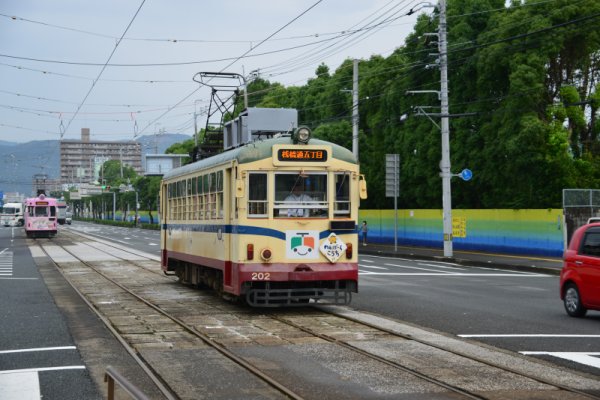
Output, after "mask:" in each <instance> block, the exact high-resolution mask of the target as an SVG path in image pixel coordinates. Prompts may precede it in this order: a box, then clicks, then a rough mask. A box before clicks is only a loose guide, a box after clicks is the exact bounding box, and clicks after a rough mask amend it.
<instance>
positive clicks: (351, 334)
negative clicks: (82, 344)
mask: <svg viewBox="0 0 600 400" xmlns="http://www.w3.org/2000/svg"><path fill="white" fill-rule="evenodd" d="M77 235H78V236H81V235H80V234H77ZM65 236H69V235H65ZM88 239H90V238H89V237H88ZM56 242H57V240H53V243H52V244H53V245H56V246H59V244H58V243H56ZM85 245H86V246H90V247H92V248H95V249H96V250H101V251H105V250H106V248H105V247H104V246H110V245H108V244H106V243H104V244H103V245H102V246H99V247H98V246H95V245H93V244H91V243H86V244H85ZM60 246H61V248H62V249H63V250H64V251H65V252H67V253H69V254H70V255H71V256H72V257H73V258H75V259H77V260H78V262H79V263H81V264H82V265H85V266H86V267H87V268H89V269H90V270H93V271H95V273H97V274H99V275H100V276H102V277H103V279H106V280H107V281H108V282H111V283H112V284H113V285H115V286H117V287H119V289H120V290H122V291H124V292H126V293H129V294H130V295H131V296H133V297H135V298H136V299H137V301H140V302H142V303H143V304H144V305H145V306H146V307H149V308H151V309H152V310H153V311H154V312H157V313H160V314H161V315H163V316H164V317H166V318H168V319H170V320H171V321H173V322H174V323H176V324H177V325H178V326H180V327H181V328H182V329H184V330H185V331H186V332H187V333H188V334H190V335H194V336H195V337H197V338H199V339H201V340H202V341H203V342H204V343H205V344H206V345H209V346H211V347H212V348H214V349H215V350H217V351H218V352H219V353H220V354H222V355H223V356H224V357H227V358H228V359H229V360H231V361H233V362H234V363H236V364H238V365H240V366H242V367H243V368H245V369H246V370H247V371H249V372H251V373H252V374H254V375H255V376H256V377H258V378H260V379H261V380H263V381H264V382H266V383H267V384H268V385H269V386H270V387H272V388H275V389H276V390H277V391H278V392H279V393H281V394H282V395H284V396H285V397H287V398H294V399H300V398H303V397H301V396H300V395H298V394H297V393H296V392H294V391H292V390H290V389H289V388H287V387H286V385H285V384H282V383H280V382H279V381H278V380H276V379H274V378H272V377H271V376H269V375H268V374H266V373H264V372H263V371H261V369H260V368H257V367H256V366H255V365H254V364H253V363H250V362H248V361H247V359H246V358H247V357H246V358H244V357H242V356H240V355H239V354H238V352H236V351H234V350H235V346H239V343H240V341H241V342H247V340H246V339H243V340H240V339H239V338H234V339H233V340H232V339H231V337H230V336H223V335H222V330H220V331H219V330H216V329H211V327H210V326H204V328H202V329H199V327H202V326H203V325H202V324H198V323H197V321H196V322H194V318H193V315H185V314H183V315H174V314H172V313H173V311H171V312H167V311H166V310H168V309H171V310H175V313H184V312H185V311H182V309H183V310H190V309H191V308H192V307H194V306H195V307H197V306H198V304H197V303H196V304H193V303H191V304H190V303H186V302H183V303H182V304H180V305H173V304H169V302H168V301H166V300H165V299H164V296H159V297H158V300H157V299H154V300H152V299H151V298H150V299H149V298H146V297H148V296H147V295H144V294H139V293H136V292H134V290H136V289H135V288H137V289H138V290H139V289H140V288H143V286H140V282H134V283H133V284H129V283H126V282H123V281H124V280H126V279H124V277H123V272H120V273H119V272H116V271H115V268H108V269H107V271H101V270H100V268H97V267H96V266H94V265H93V264H92V263H90V262H88V261H85V260H83V259H82V258H81V257H79V256H78V255H77V252H76V251H72V250H70V249H68V247H69V246H65V245H60ZM113 247H114V248H115V249H119V251H124V252H127V250H124V249H123V248H122V246H113ZM130 253H131V254H136V256H139V257H142V256H140V254H139V252H130ZM46 254H47V255H48V257H50V258H52V256H51V255H50V254H49V253H48V252H46ZM111 257H115V258H117V259H120V262H121V263H128V264H129V265H131V266H133V267H135V268H142V269H143V270H144V271H146V272H148V273H150V274H153V276H154V277H155V279H159V278H158V277H157V275H159V276H160V279H161V280H164V279H165V278H167V279H170V280H172V278H169V277H165V276H164V275H163V274H162V273H161V272H160V269H159V268H158V266H157V269H156V271H154V270H153V269H152V268H148V266H147V265H144V264H142V263H136V260H131V259H127V257H125V258H119V256H118V254H117V252H116V251H115V252H113V254H112V255H111ZM129 258H131V257H129ZM146 260H147V261H149V260H152V259H151V258H146ZM153 261H154V262H156V260H153ZM59 264H60V263H59ZM57 267H58V268H59V270H60V269H61V266H60V265H58V264H57ZM142 274H143V272H141V273H140V272H138V273H137V274H135V273H134V275H142ZM63 275H64V276H65V277H66V278H67V280H69V277H68V274H66V275H65V274H64V273H63ZM109 275H116V277H115V276H109ZM119 281H120V282H119ZM71 284H72V285H73V283H71ZM127 285H131V286H133V287H134V289H132V288H131V287H128V286H127ZM74 287H75V286H74ZM180 287H181V288H185V287H183V286H180ZM76 290H77V288H76ZM188 290H189V289H188ZM193 292H198V291H193ZM81 295H82V296H84V295H85V294H81ZM150 297H151V296H150ZM184 297H185V296H184ZM213 297H214V296H213ZM86 301H88V300H86ZM219 301H221V300H220V299H219ZM223 302H224V301H223ZM212 303H214V302H212ZM89 304H90V307H91V308H92V309H95V308H98V306H97V304H98V302H96V304H94V303H93V302H90V303H89ZM182 305H183V307H182ZM202 307H208V308H211V307H215V306H214V304H211V302H208V304H207V303H203V304H202ZM240 308H242V311H243V312H241V313H238V315H237V316H236V317H237V318H238V319H239V322H238V321H236V322H238V323H239V324H240V325H242V326H243V325H244V324H248V326H250V325H252V321H253V320H255V319H256V318H257V315H256V311H255V310H254V312H253V313H247V314H248V315H247V316H245V315H244V312H247V311H248V310H246V309H244V307H240ZM211 312H214V313H215V314H214V315H212V314H211V317H215V315H218V313H219V312H222V310H220V307H219V306H218V305H217V306H216V308H215V309H214V310H213V311H211ZM191 314H194V313H191ZM260 317H261V318H262V317H264V318H267V319H270V320H272V321H276V323H277V324H283V325H286V326H288V327H289V328H292V329H294V330H298V331H301V332H303V333H304V334H306V335H307V336H310V337H312V338H313V339H310V340H312V341H313V342H316V341H319V342H320V341H322V342H325V343H330V344H332V345H335V346H340V347H342V348H344V349H345V350H349V351H352V352H354V353H356V354H359V355H360V357H365V358H369V359H370V360H371V361H372V362H375V363H379V364H380V365H381V366H385V367H384V368H393V369H396V370H399V371H402V373H406V374H410V375H412V376H414V377H415V378H417V379H421V380H424V381H427V382H428V383H429V384H431V385H435V386H437V387H439V388H441V389H442V392H445V391H447V392H449V393H454V394H455V395H458V396H460V397H461V398H469V399H496V398H501V397H497V396H498V393H496V392H494V391H488V392H486V390H483V389H477V387H476V385H473V384H472V382H468V383H465V382H462V381H461V379H460V377H459V379H454V381H452V380H450V382H448V381H444V379H443V377H440V376H439V375H438V376H436V374H435V373H432V371H430V370H431V368H424V369H425V370H426V371H425V372H424V371H420V370H419V369H420V368H419V367H414V366H413V367H411V366H410V365H405V363H403V362H402V361H401V360H400V359H392V358H390V357H389V356H387V355H385V354H383V353H385V352H381V351H379V353H380V354H377V353H378V352H377V351H369V350H368V347H369V346H365V343H367V342H369V340H365V339H369V338H376V339H377V342H380V343H386V344H388V343H392V344H394V341H395V340H400V341H402V342H403V344H410V345H414V344H418V345H420V346H429V347H430V348H434V349H435V351H436V352H448V353H451V354H452V355H451V356H450V358H454V357H458V358H463V359H466V360H468V363H471V364H477V366H475V367H474V368H475V369H482V368H484V367H485V368H491V369H494V371H495V373H496V374H500V373H502V374H507V378H506V379H507V380H511V379H515V378H516V377H520V378H522V379H526V380H531V381H532V382H535V383H534V384H532V383H528V385H529V386H534V387H536V388H537V389H535V390H529V392H528V393H529V395H531V397H519V398H524V399H526V398H536V399H537V398H540V397H539V395H540V394H542V393H545V394H550V395H552V397H549V396H546V397H543V398H557V399H558V398H560V399H563V398H569V399H571V398H573V399H577V398H591V399H600V396H597V395H594V394H592V393H586V392H584V391H581V390H578V389H575V388H571V387H568V386H566V385H561V384H560V383H558V384H557V383H556V382H551V381H549V380H546V379H541V378H540V377H539V376H534V375H527V374H523V373H522V371H518V370H516V369H514V368H506V367H505V366H502V365H500V364H497V363H496V364H494V363H491V362H489V361H488V360H484V359H481V358H477V357H473V356H471V355H469V354H466V353H464V354H460V353H459V352H456V351H453V350H450V349H448V348H444V346H441V345H436V344H434V343H431V342H427V341H424V340H417V339H416V338H415V337H414V336H410V335H402V334H398V332H394V331H392V330H387V329H385V328H382V327H381V326H376V325H373V324H368V323H365V322H364V321H359V320H356V319H352V318H351V317H348V316H347V315H344V313H343V312H342V313H339V312H336V311H334V310H332V309H313V308H307V309H297V310H284V311H273V310H269V311H266V312H263V313H262V315H261V316H260ZM217 318H218V317H217ZM331 318H337V319H336V320H332V319H331ZM225 319H226V318H225ZM109 323H110V322H109ZM225 325H226V324H223V323H221V326H225ZM263 325H264V324H263ZM267 325H272V324H269V323H267ZM350 325H351V326H352V327H351V328H348V326H350ZM340 327H343V328H344V329H340ZM289 328H288V329H289ZM232 329H233V328H232ZM243 329H246V330H248V329H249V328H248V327H247V326H246V327H242V328H241V329H240V330H243ZM276 329H279V330H280V329H281V326H278V327H276ZM203 330H204V332H203ZM219 332H221V334H220V333H219ZM274 332H275V333H274ZM276 332H277V330H274V331H272V332H265V335H267V336H268V335H273V336H277V333H276ZM386 335H387V336H388V337H387V338H386V337H385V336H386ZM241 336H243V335H241ZM246 336H249V335H246ZM344 336H345V337H346V338H350V339H352V340H347V339H343V337H344ZM236 339H237V340H236ZM130 347H131V348H132V351H134V352H135V349H134V347H135V346H130ZM379 350H381V349H379ZM444 358H446V359H447V360H450V358H448V357H445V356H444V357H441V358H439V359H440V360H441V359H444ZM414 361H415V360H414V359H413V362H414ZM421 362H422V363H423V365H426V363H427V361H425V360H421ZM451 362H456V360H452V361H451ZM259 364H260V363H259ZM263 364H264V363H263ZM471 367H472V368H473V365H471ZM421 369H423V368H421ZM427 370H429V371H427ZM434 372H435V371H434ZM492 373H494V372H492ZM442 375H443V374H442ZM160 379H162V378H159V380H160ZM525 386H527V385H525ZM170 390H171V391H172V390H173V388H171V389H170ZM504 394H506V393H504ZM523 394H524V393H523V392H521V395H523ZM455 395H454V397H452V398H457V397H456V396H455ZM554 396H558V397H554ZM565 396H566V397H565ZM167 398H169V397H167ZM440 398H443V397H440Z"/></svg>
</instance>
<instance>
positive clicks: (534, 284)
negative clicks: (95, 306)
mask: <svg viewBox="0 0 600 400" xmlns="http://www.w3.org/2000/svg"><path fill="white" fill-rule="evenodd" d="M67 229H73V230H78V231H81V232H83V233H86V234H90V235H93V236H97V237H100V238H103V239H107V240H113V241H116V242H118V243H121V244H128V245H130V246H132V247H135V248H138V249H140V250H143V251H146V252H148V253H151V254H155V255H157V256H158V255H160V235H159V232H158V231H145V230H141V229H126V228H118V227H110V226H101V225H92V224H84V223H80V222H74V223H73V225H72V226H71V227H68V228H67ZM359 258H360V261H359V265H360V282H359V293H358V294H357V295H355V296H354V297H353V301H352V305H351V306H352V307H353V308H355V309H357V310H362V311H368V312H374V313H377V314H381V315H384V316H387V317H390V318H395V319H398V320H401V321H405V322H408V323H412V324H415V325H419V326H422V327H425V328H430V329H433V330H436V331H439V332H444V333H448V334H450V335H456V336H460V337H464V338H465V340H476V341H479V342H483V343H486V344H489V345H492V346H495V347H499V348H502V349H506V350H509V351H513V352H521V353H523V354H527V355H529V356H531V357H536V358H541V359H544V360H547V361H548V362H551V363H554V364H559V365H563V366H567V367H569V368H573V369H576V370H579V371H582V372H586V373H590V374H593V375H596V376H600V312H594V311H590V312H588V316H587V317H586V318H583V319H575V318H571V317H568V316H567V315H566V313H565V311H564V308H563V305H562V302H561V300H560V298H559V295H558V276H557V275H556V273H554V274H549V273H546V272H544V270H543V269H541V270H539V271H537V270H536V268H526V269H523V270H519V268H518V267H516V266H518V265H520V264H523V263H526V262H529V261H531V265H534V264H536V265H540V263H541V261H540V260H539V259H535V258H532V259H531V260H528V259H527V258H526V257H525V258H520V259H510V262H508V261H506V260H507V257H506V256H498V257H497V260H498V264H494V255H490V254H487V255H486V256H485V259H486V262H485V264H486V267H485V268H482V267H477V266H473V265H469V266H467V265H461V264H455V263H452V262H445V261H440V260H427V261H425V260H420V259H418V258H416V257H413V258H410V257H409V258H398V257H378V256H372V255H361V256H360V257H359ZM544 262H545V263H546V264H548V265H552V262H549V261H544ZM554 264H555V263H554Z"/></svg>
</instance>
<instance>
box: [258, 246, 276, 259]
mask: <svg viewBox="0 0 600 400" xmlns="http://www.w3.org/2000/svg"><path fill="white" fill-rule="evenodd" d="M271 257H273V252H272V251H271V249H269V248H268V247H266V248H264V249H262V250H261V251H260V258H262V259H263V261H271Z"/></svg>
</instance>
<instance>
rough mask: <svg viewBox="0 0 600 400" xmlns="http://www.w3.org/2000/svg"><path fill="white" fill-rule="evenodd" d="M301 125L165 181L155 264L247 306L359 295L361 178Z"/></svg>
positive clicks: (347, 158) (341, 300)
mask: <svg viewBox="0 0 600 400" xmlns="http://www.w3.org/2000/svg"><path fill="white" fill-rule="evenodd" d="M310 136H311V132H310V130H309V129H308V128H306V127H299V128H297V129H296V130H295V131H294V132H293V133H292V134H288V135H287V136H285V135H284V136H280V137H271V138H268V139H263V140H255V141H252V142H249V143H246V144H243V145H241V146H239V147H236V148H233V149H230V150H227V151H225V152H223V153H220V154H218V155H215V156H212V157H209V158H206V159H203V160H200V161H196V162H194V163H191V164H188V165H185V166H183V167H180V168H176V169H174V170H172V171H170V172H168V173H166V174H165V175H164V177H163V180H162V182H161V189H160V208H161V224H162V227H161V265H162V269H163V271H164V272H165V273H167V274H176V275H177V276H178V277H179V279H180V281H182V282H183V283H187V284H192V285H206V286H209V287H212V288H214V289H215V290H217V291H218V292H219V293H222V294H223V295H224V296H225V297H235V298H242V299H244V300H245V301H246V302H247V303H248V304H249V305H251V306H254V307H277V306H293V305H301V304H306V303H309V302H319V303H327V304H348V303H349V302H350V300H351V296H352V293H356V292H358V254H357V246H358V230H357V221H358V209H359V203H360V199H365V198H366V197H367V190H366V182H365V180H364V176H363V175H361V174H360V173H359V166H358V163H357V160H356V158H355V157H354V155H353V154H352V152H350V151H349V150H347V149H345V148H343V147H341V146H339V145H336V144H334V143H330V142H326V141H322V140H316V139H311V138H310Z"/></svg>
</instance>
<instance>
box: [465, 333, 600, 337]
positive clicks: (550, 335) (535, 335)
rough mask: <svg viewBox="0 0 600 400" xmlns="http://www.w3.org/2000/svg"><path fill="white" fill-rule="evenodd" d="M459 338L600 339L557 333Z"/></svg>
mask: <svg viewBox="0 0 600 400" xmlns="http://www.w3.org/2000/svg"><path fill="white" fill-rule="evenodd" d="M458 336H460V337H464V338H476V337H482V338H486V337H489V338H523V337H524V338H527V337H534V338H543V337H545V338H600V335H570V334H567V335H561V334H558V333H532V334H528V333H526V334H518V333H516V334H498V335H495V334H490V335H458Z"/></svg>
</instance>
